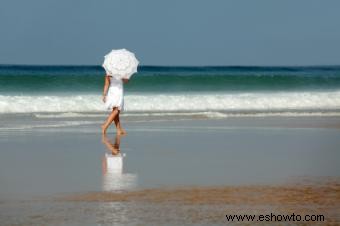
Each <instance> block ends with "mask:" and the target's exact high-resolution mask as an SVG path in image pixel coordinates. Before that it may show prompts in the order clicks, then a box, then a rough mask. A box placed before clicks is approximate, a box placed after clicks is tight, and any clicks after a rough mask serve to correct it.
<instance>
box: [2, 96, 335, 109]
mask: <svg viewBox="0 0 340 226" xmlns="http://www.w3.org/2000/svg"><path fill="white" fill-rule="evenodd" d="M124 101H125V110H126V112H176V111H177V112H178V111H187V112H195V111H203V112H207V111H208V112H209V111H211V112H216V111H235V112H237V111H247V110H249V111H263V112H266V111H275V110H284V111H289V110H320V111H322V110H339V109H340V91H318V92H316V91H313V92H253V93H220V94H219V93H211V94H209V93H201V94H199V93H190V94H173V95H166V94H145V93H141V94H130V95H126V96H125V100H124ZM105 111H106V110H105V108H104V104H103V102H102V101H101V96H100V95H83V94H79V95H44V96H43V95H40V96H39V95H32V96H30V95H22V96H20V95H18V96H7V95H0V113H34V112H35V113H37V112H60V113H62V112H73V113H77V112H78V113H79V112H94V113H96V112H97V113H99V112H105Z"/></svg>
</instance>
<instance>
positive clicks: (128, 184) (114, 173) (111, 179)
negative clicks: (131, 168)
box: [102, 134, 137, 191]
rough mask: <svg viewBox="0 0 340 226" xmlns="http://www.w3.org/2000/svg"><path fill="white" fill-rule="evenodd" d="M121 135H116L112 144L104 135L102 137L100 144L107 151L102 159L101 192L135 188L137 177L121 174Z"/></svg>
mask: <svg viewBox="0 0 340 226" xmlns="http://www.w3.org/2000/svg"><path fill="white" fill-rule="evenodd" d="M120 139H121V135H118V134H117V135H116V136H115V139H114V142H112V141H111V140H110V139H109V138H108V137H107V135H106V134H104V135H102V143H103V144H104V145H105V147H106V149H107V151H106V152H105V154H104V156H103V158H102V169H103V184H102V187H103V190H104V191H117V190H126V189H131V188H134V187H136V184H137V175H135V174H129V173H123V165H124V164H123V163H124V161H123V160H124V159H123V158H124V157H125V153H121V150H120Z"/></svg>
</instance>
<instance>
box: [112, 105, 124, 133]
mask: <svg viewBox="0 0 340 226" xmlns="http://www.w3.org/2000/svg"><path fill="white" fill-rule="evenodd" d="M119 113H120V111H119V110H118V114H117V115H116V117H115V118H114V119H113V120H114V122H115V125H116V128H117V134H126V132H125V130H124V129H123V128H122V126H121V124H120V120H119Z"/></svg>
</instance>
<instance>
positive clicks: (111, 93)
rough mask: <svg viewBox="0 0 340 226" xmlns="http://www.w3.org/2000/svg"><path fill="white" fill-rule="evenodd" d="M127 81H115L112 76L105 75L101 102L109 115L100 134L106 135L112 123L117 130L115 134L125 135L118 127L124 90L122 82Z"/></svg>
mask: <svg viewBox="0 0 340 226" xmlns="http://www.w3.org/2000/svg"><path fill="white" fill-rule="evenodd" d="M128 81H129V80H128V79H121V80H120V79H116V78H115V77H113V76H110V75H105V84H104V91H103V102H104V103H105V107H106V109H107V110H110V111H111V113H110V115H109V116H108V117H107V119H106V122H105V123H104V124H103V125H102V126H101V127H102V133H103V134H106V130H107V128H108V127H109V126H110V125H111V123H112V122H113V121H114V122H115V125H116V129H117V134H119V135H123V134H126V132H125V130H124V129H123V128H122V126H121V125H120V121H119V114H120V112H121V111H123V110H124V96H123V95H124V90H123V82H124V83H127V82H128Z"/></svg>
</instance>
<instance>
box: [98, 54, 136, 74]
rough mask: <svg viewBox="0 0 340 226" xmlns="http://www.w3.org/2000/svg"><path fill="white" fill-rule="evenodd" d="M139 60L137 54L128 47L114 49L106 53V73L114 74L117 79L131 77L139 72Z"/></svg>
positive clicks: (104, 64) (104, 65)
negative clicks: (127, 48)
mask: <svg viewBox="0 0 340 226" xmlns="http://www.w3.org/2000/svg"><path fill="white" fill-rule="evenodd" d="M138 64H139V61H138V60H137V59H136V57H135V54H134V53H132V52H130V51H128V50H126V49H116V50H115V49H113V50H111V52H109V53H108V54H107V55H105V59H104V63H103V65H102V66H103V67H104V69H105V71H106V74H108V75H111V76H114V77H115V78H117V79H122V78H126V79H129V78H130V77H131V76H132V75H133V74H134V73H136V72H137V66H138Z"/></svg>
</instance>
